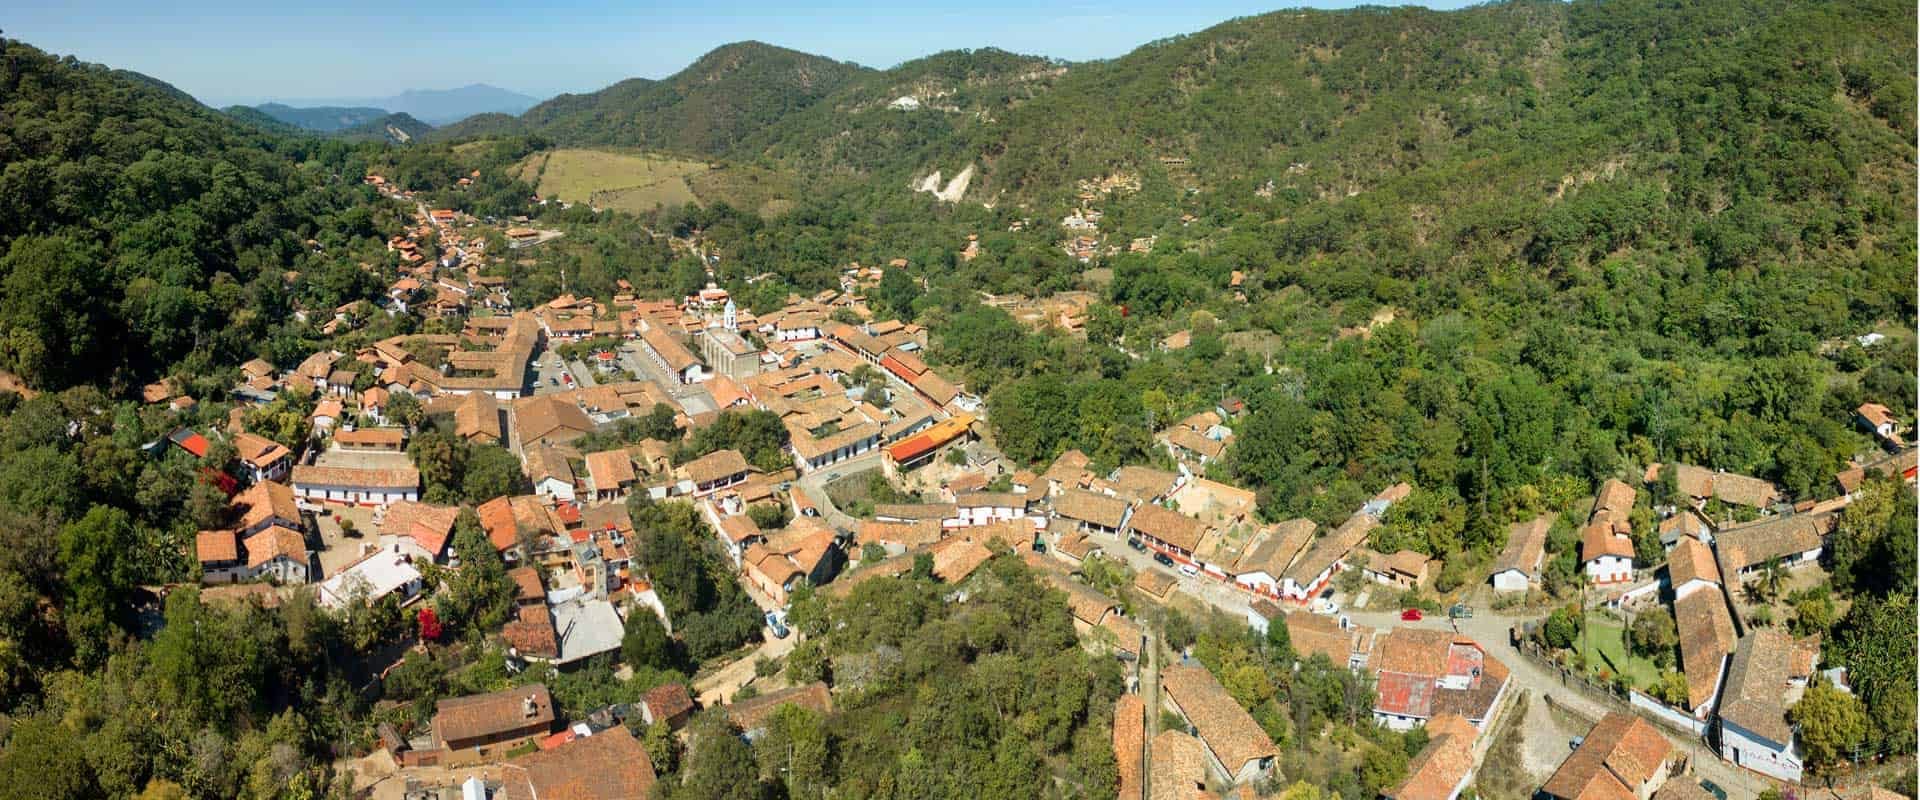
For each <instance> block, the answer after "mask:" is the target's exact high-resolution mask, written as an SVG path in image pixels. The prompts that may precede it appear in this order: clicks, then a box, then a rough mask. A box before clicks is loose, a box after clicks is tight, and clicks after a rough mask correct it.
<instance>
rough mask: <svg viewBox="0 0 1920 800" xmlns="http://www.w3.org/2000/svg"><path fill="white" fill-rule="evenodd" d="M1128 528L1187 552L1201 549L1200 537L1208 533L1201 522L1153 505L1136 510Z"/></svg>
mask: <svg viewBox="0 0 1920 800" xmlns="http://www.w3.org/2000/svg"><path fill="white" fill-rule="evenodd" d="M1127 527H1128V529H1129V530H1134V531H1138V532H1140V533H1143V534H1146V535H1148V536H1151V537H1153V538H1155V539H1158V540H1160V541H1163V542H1166V543H1167V544H1170V545H1173V546H1174V547H1178V548H1180V549H1182V550H1187V551H1192V550H1193V549H1194V548H1196V547H1199V546H1200V537H1201V535H1202V534H1204V533H1206V530H1205V527H1204V526H1202V525H1201V524H1200V520H1197V519H1194V518H1192V517H1189V516H1187V515H1185V514H1182V513H1180V512H1178V511H1172V510H1169V509H1165V508H1161V507H1160V506H1156V505H1153V504H1152V503H1143V504H1141V506H1140V507H1139V508H1136V509H1134V510H1133V520H1132V521H1131V522H1129V523H1128V525H1127Z"/></svg>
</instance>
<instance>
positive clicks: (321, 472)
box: [291, 464, 420, 489]
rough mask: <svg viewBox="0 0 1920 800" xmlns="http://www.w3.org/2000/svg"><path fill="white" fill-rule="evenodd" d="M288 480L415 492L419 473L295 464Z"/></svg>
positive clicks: (307, 483) (323, 484)
mask: <svg viewBox="0 0 1920 800" xmlns="http://www.w3.org/2000/svg"><path fill="white" fill-rule="evenodd" d="M291 481H292V482H293V483H295V484H301V485H307V486H347V487H355V488H368V489H418V488H420V470H417V469H414V468H413V467H392V468H388V469H360V468H358V467H319V466H303V465H299V464H296V465H294V467H293V477H292V478H291Z"/></svg>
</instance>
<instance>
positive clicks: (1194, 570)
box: [1180, 564, 1200, 578]
mask: <svg viewBox="0 0 1920 800" xmlns="http://www.w3.org/2000/svg"><path fill="white" fill-rule="evenodd" d="M1180 574H1182V575H1185V576H1187V577H1189V578H1191V577H1194V576H1196V575H1199V574H1200V568H1199V567H1196V566H1194V565H1192V564H1181V565H1180Z"/></svg>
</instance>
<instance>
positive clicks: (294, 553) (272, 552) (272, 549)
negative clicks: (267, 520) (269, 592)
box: [247, 525, 307, 569]
mask: <svg viewBox="0 0 1920 800" xmlns="http://www.w3.org/2000/svg"><path fill="white" fill-rule="evenodd" d="M281 556H286V557H287V558H288V559H289V560H291V561H293V562H295V563H298V564H300V565H302V566H305V565H306V563H307V539H306V537H304V536H301V535H300V532H299V531H296V530H294V529H292V528H288V527H285V526H282V525H271V526H268V527H267V528H266V529H265V530H262V531H260V532H259V533H255V534H254V535H252V536H248V537H247V568H249V569H253V568H257V567H259V566H260V565H262V564H265V563H267V562H269V561H272V560H274V559H275V558H279V557H281Z"/></svg>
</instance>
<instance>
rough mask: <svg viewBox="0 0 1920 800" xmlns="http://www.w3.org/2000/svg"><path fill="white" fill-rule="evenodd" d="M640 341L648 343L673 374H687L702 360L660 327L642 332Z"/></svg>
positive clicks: (653, 327)
mask: <svg viewBox="0 0 1920 800" xmlns="http://www.w3.org/2000/svg"><path fill="white" fill-rule="evenodd" d="M640 340H641V341H643V342H646V343H647V347H648V348H650V349H652V350H653V352H654V353H656V354H658V355H659V356H660V359H661V360H662V361H665V362H666V364H667V369H669V370H671V371H673V372H685V371H686V369H687V368H688V367H691V366H695V365H697V364H699V363H700V358H699V357H698V356H695V355H694V354H693V351H692V350H688V349H687V346H686V345H684V344H681V343H680V340H678V339H675V338H673V336H672V335H670V334H668V333H667V332H666V330H665V329H663V328H661V327H660V326H658V325H650V326H647V329H646V330H643V331H641V332H640Z"/></svg>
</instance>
